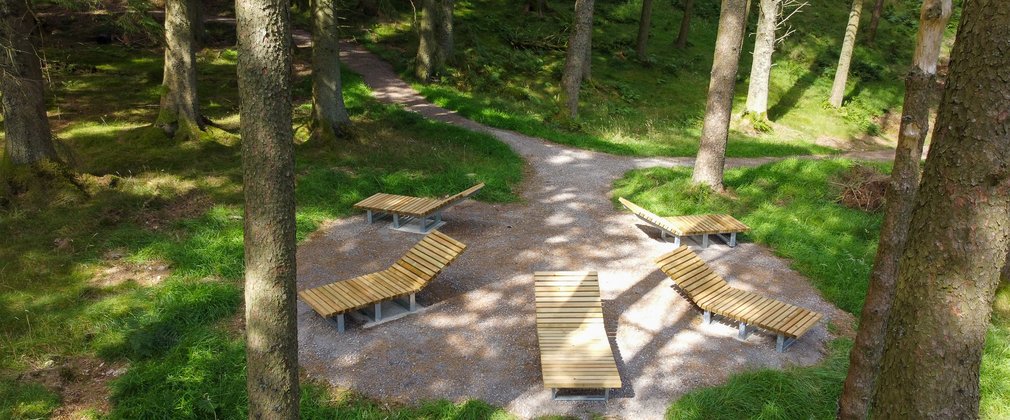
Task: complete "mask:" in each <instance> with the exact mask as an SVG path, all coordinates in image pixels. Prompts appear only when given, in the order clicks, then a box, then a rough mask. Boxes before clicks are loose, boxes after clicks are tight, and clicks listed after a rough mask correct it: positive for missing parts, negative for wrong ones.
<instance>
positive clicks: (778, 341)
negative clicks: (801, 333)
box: [775, 334, 796, 353]
mask: <svg viewBox="0 0 1010 420" xmlns="http://www.w3.org/2000/svg"><path fill="white" fill-rule="evenodd" d="M795 342H796V339H795V338H786V337H785V336H784V335H782V334H779V335H778V337H777V338H775V350H776V351H778V352H779V353H785V351H786V349H788V348H789V346H791V345H793V343H795Z"/></svg>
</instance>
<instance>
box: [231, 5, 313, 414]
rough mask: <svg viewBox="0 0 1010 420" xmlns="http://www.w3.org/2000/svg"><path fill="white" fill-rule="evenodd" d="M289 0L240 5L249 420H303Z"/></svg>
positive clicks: (239, 70) (239, 66)
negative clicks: (298, 324)
mask: <svg viewBox="0 0 1010 420" xmlns="http://www.w3.org/2000/svg"><path fill="white" fill-rule="evenodd" d="M288 10H289V3H288V1H287V0H243V1H239V2H236V7H235V16H236V19H237V32H238V50H239V54H238V82H239V99H240V101H239V113H240V114H239V115H240V118H241V134H242V163H243V182H244V189H245V220H244V222H245V238H244V239H245V308H246V309H245V317H246V353H247V355H246V361H247V372H248V383H247V387H248V392H249V418H253V419H260V418H287V419H297V418H298V413H299V406H298V401H299V400H298V391H299V390H298V332H297V329H296V325H295V320H296V317H295V200H294V191H295V190H294V188H295V178H294V138H293V133H292V128H291V60H292V58H291V27H290V23H289V17H288Z"/></svg>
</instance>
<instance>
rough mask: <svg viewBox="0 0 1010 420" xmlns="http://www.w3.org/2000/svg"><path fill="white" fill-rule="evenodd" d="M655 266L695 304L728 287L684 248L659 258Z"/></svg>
mask: <svg viewBox="0 0 1010 420" xmlns="http://www.w3.org/2000/svg"><path fill="white" fill-rule="evenodd" d="M656 265H658V266H659V269H660V270H662V271H663V273H665V274H666V275H667V276H669V277H670V279H671V280H673V282H674V283H676V284H677V287H680V289H681V290H683V291H684V293H687V295H688V296H689V297H690V298H691V300H693V301H695V303H696V304H697V301H698V299H699V298H702V297H705V296H707V295H708V294H710V293H711V292H716V291H720V290H722V289H724V288H727V287H729V284H728V283H726V280H724V279H723V278H722V277H720V276H719V275H718V274H716V273H715V271H712V268H711V267H709V266H708V264H706V263H705V261H703V260H702V259H701V258H699V257H698V254H695V253H694V251H691V249H690V248H688V247H686V246H681V247H678V248H677V249H675V250H673V251H671V252H669V253H667V254H665V255H663V256H662V257H659V259H657V260H656Z"/></svg>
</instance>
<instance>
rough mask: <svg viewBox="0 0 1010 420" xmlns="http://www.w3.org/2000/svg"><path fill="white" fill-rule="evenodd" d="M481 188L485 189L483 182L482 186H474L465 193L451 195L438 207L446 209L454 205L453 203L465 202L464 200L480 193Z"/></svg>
mask: <svg viewBox="0 0 1010 420" xmlns="http://www.w3.org/2000/svg"><path fill="white" fill-rule="evenodd" d="M481 188H484V183H483V182H481V183H480V184H477V185H474V186H472V187H470V188H467V189H465V190H463V191H460V192H458V193H456V194H453V195H450V196H448V197H446V198H443V199H442V200H441V202H440V203H439V205H438V207H445V206H448V205H451V204H453V203H455V202H457V201H461V200H464V199H466V198H468V197H470V196H471V195H474V194H476V193H477V192H478V191H480V190H481Z"/></svg>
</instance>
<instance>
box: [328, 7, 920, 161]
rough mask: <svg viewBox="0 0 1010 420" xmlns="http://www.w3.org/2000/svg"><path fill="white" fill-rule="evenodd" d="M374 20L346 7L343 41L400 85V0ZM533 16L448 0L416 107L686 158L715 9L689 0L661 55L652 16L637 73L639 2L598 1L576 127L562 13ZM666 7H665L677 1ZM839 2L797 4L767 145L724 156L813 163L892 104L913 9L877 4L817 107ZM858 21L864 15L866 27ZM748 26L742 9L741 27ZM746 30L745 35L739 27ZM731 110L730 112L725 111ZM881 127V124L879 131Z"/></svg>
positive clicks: (406, 46) (839, 21)
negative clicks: (867, 35)
mask: <svg viewBox="0 0 1010 420" xmlns="http://www.w3.org/2000/svg"><path fill="white" fill-rule="evenodd" d="M386 4H387V5H388V7H387V10H386V15H387V16H389V18H387V19H386V20H384V21H382V22H379V23H375V22H362V21H361V20H362V18H361V17H358V16H355V15H354V13H355V11H354V10H355V9H353V8H352V7H350V4H349V5H348V13H347V14H348V15H349V16H350V19H352V23H351V27H352V29H351V30H352V31H357V29H355V28H359V27H367V28H368V29H366V30H364V31H360V32H357V35H358V36H359V38H360V39H361V40H362V41H364V42H366V43H368V44H369V45H370V47H372V48H373V50H375V51H377V52H379V53H380V54H382V55H383V56H384V57H385V58H386V59H387V60H389V61H391V62H392V63H394V65H395V66H396V67H397V68H398V69H400V70H402V71H403V72H404V75H405V76H407V77H410V75H409V73H410V72H409V70H407V69H408V68H409V66H410V65H411V61H412V57H413V54H414V51H415V50H416V34H415V32H414V31H413V29H412V27H411V25H410V22H411V20H412V18H413V13H412V10H411V8H410V7H409V5H408V4H406V3H403V4H401V3H399V2H389V3H386ZM548 4H549V6H550V8H551V9H552V12H550V13H548V14H547V15H546V16H545V17H542V18H541V17H537V16H536V15H535V14H524V13H521V12H520V11H519V7H520V6H519V5H518V4H517V3H515V2H511V1H505V0H460V1H458V2H456V22H455V30H456V37H455V40H456V42H457V51H458V57H457V58H458V63H457V65H456V68H455V69H453V70H452V71H451V72H450V74H448V75H447V76H446V77H444V78H443V79H442V80H441V81H440V82H438V83H433V84H429V85H417V86H418V87H419V89H420V90H421V91H422V93H423V94H425V95H426V96H427V97H428V98H429V99H431V100H433V101H435V102H436V103H438V104H440V105H443V106H446V107H449V108H451V109H455V110H458V111H460V112H461V113H463V114H464V115H467V116H468V117H470V118H472V119H475V120H478V121H481V122H484V123H486V124H490V125H494V126H497V127H502V128H509V129H514V130H518V131H521V132H524V133H527V134H531V135H536V136H541V137H544V138H548V139H550V140H553V141H557V142H560V143H566V144H572V145H575V146H579V147H584V148H589V149H595V150H602V151H606V152H610V153H617V154H632V155H667V156H692V155H694V154H695V153H696V151H697V139H698V137H699V135H700V127H701V118H702V117H703V114H704V109H705V97H706V93H707V86H708V72H709V68H710V67H711V61H712V53H711V51H712V49H713V45H714V42H715V33H716V23H717V20H718V13H719V11H718V4H717V2H700V3H698V4H697V5H696V6H695V8H696V15H695V18H694V20H693V22H692V25H691V46H690V47H689V48H688V49H686V50H677V49H675V48H673V47H671V45H672V43H673V38H674V37H675V36H676V32H677V30H678V28H679V24H680V23H679V22H680V17H681V12H680V10H679V9H678V7H679V6H676V7H670V5H669V4H668V3H657V4H656V5H655V6H654V17H653V22H654V23H653V28H652V37H651V39H650V44H649V45H650V46H651V48H650V49H649V51H650V53H649V60H648V62H647V63H641V62H638V61H637V60H636V59H634V56H635V54H634V51H633V44H634V38H635V36H636V34H637V24H638V13H639V10H640V7H641V6H640V4H641V2H640V0H628V1H619V2H611V3H606V2H604V3H598V4H597V10H596V18H595V33H594V38H593V48H594V58H593V81H592V83H590V84H589V86H587V87H586V88H584V89H583V94H582V97H581V99H582V107H581V115H580V118H579V119H578V120H577V121H571V120H567V119H565V118H562V117H559V116H558V109H559V105H558V98H559V91H560V82H559V81H560V78H561V71H562V68H563V66H564V48H565V45H566V42H567V37H566V35H565V33H564V31H566V30H567V28H568V27H569V26H570V25H571V23H570V22H571V14H572V11H571V10H569V9H571V3H570V2H561V1H549V2H548ZM678 4H679V3H678ZM848 5H849V2H848V1H844V0H830V1H822V2H810V4H809V5H808V6H807V7H806V8H805V9H804V10H803V11H802V12H800V13H799V14H797V15H796V16H795V17H794V18H793V20H792V26H793V27H794V28H795V29H796V33H794V34H793V35H791V36H790V37H789V38H788V40H787V41H786V42H785V44H784V45H783V46H782V48H781V51H780V52H777V53H776V56H775V58H776V64H775V67H774V69H773V71H772V84H771V89H770V90H771V92H770V98H769V103H770V105H771V109H770V111H769V116H770V117H771V119H772V120H773V121H775V122H776V123H777V124H778V126H779V128H778V129H777V130H776V132H774V133H771V134H767V135H757V134H754V133H752V134H750V135H748V134H744V133H742V132H740V131H735V130H734V131H733V132H732V133H731V135H730V143H729V149H728V152H727V153H728V155H730V156H787V155H799V154H811V153H825V152H828V151H829V149H826V148H824V147H819V146H814V145H813V142H814V140H815V139H817V138H819V137H822V136H826V137H831V138H836V139H841V140H843V141H844V140H851V139H855V138H861V137H864V136H865V135H866V134H867V133H870V134H876V133H878V132H879V131H880V130H881V127H879V126H878V125H877V122H876V120H875V117H877V116H879V115H881V114H883V113H885V112H886V111H888V110H892V111H893V110H894V109H895V108H896V107H897V106H898V105H900V101H901V99H902V96H901V95H902V92H903V87H902V86H901V83H899V82H898V80H899V79H900V78H901V76H902V75H903V74H904V71H905V69H906V66H907V64H906V63H907V62H908V61H909V57H910V54H911V46H912V45H913V44H912V43H913V42H914V28H915V24H916V23H917V16H918V13H917V11H916V9H914V7H915V6H908V5H898V6H895V7H893V8H892V7H889V8H888V10H887V12H886V13H885V15H884V23H883V24H882V25H881V27H880V31H879V36H878V42H877V44H876V46H875V47H874V48H866V47H863V46H862V45H861V46H860V48H858V49H857V52H856V57H855V60H854V64H853V69H852V76H851V78H850V84H849V86H850V90H849V94H848V97H847V105H846V107H845V108H844V109H842V110H833V109H830V108H829V107H827V106H826V98H827V96H828V91H829V90H830V85H831V79H832V78H833V77H834V66H835V63H836V61H837V59H838V57H837V54H838V52H837V50H838V47H839V42H840V39H841V35H842V32H843V31H844V23H845V21H846V17H847V16H846V14H847V11H848ZM868 15H869V14H868V13H867V17H868ZM753 20H756V13H755V15H754V16H752V21H753ZM754 25H755V24H754V23H753V22H752V23H751V27H750V29H749V31H753V28H754ZM751 48H753V37H749V38H748V40H747V42H746V48H745V51H744V55H743V57H742V59H741V75H740V78H739V80H740V81H741V83H739V84H738V87H737V100H736V109H737V111H742V107H743V102H744V100H745V96H746V80H747V73H748V71H749V68H750V59H749V58H748V57H749V56H750V49H751ZM737 114H739V112H737ZM887 128H888V129H890V127H887Z"/></svg>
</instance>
